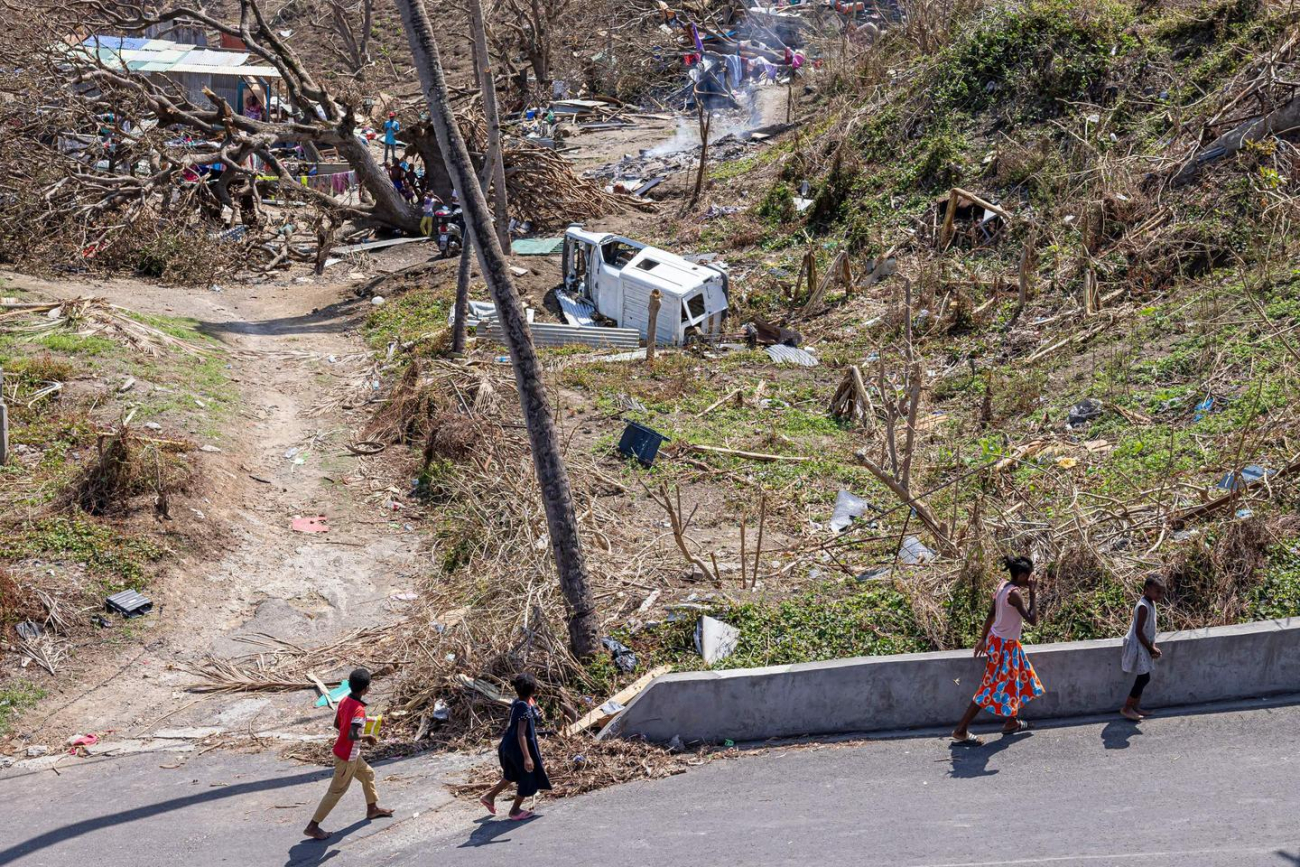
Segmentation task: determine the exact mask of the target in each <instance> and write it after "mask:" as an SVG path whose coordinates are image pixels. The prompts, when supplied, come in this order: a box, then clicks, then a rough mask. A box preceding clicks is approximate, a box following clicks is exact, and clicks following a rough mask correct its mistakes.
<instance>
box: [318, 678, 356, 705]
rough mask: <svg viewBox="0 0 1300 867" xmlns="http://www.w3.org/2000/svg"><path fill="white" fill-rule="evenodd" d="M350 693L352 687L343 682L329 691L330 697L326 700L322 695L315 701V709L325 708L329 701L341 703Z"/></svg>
mask: <svg viewBox="0 0 1300 867" xmlns="http://www.w3.org/2000/svg"><path fill="white" fill-rule="evenodd" d="M350 692H352V687H351V686H349V685H348V682H347V681H346V680H345V681H343V682H342V683H340V684H339V685H338V686H336V687H334V688H333V689H331V690H330V697H329V698H328V699H326V698H325V696H323V695H322V696H321V697H320V698H318V699H316V707H325V705H327V704H329V703H330V701H336V702H338V701H342V700H343V699H344V698H346V697H347V695H348V693H350Z"/></svg>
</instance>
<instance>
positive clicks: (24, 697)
mask: <svg viewBox="0 0 1300 867" xmlns="http://www.w3.org/2000/svg"><path fill="white" fill-rule="evenodd" d="M43 698H45V690H43V689H41V688H40V687H38V686H36V685H34V684H33V683H31V682H30V681H26V680H21V679H14V680H11V681H9V682H8V683H6V684H5V685H4V686H3V687H0V735H6V734H8V733H9V729H10V727H11V726H12V725H13V721H14V719H15V718H17V716H18V715H19V714H21V713H22V712H23V711H25V710H27V709H28V708H29V707H31V706H32V705H34V704H36V702H38V701H40V700H41V699H43Z"/></svg>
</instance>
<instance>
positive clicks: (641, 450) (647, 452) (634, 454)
mask: <svg viewBox="0 0 1300 867" xmlns="http://www.w3.org/2000/svg"><path fill="white" fill-rule="evenodd" d="M667 439H668V437H666V436H664V435H663V434H661V433H659V431H657V430H653V429H652V428H648V427H646V426H645V425H643V424H637V423H636V422H634V421H630V422H628V423H627V427H626V428H625V429H624V430H623V438H622V439H620V440H619V441H618V451H619V453H620V454H622V455H623V456H624V457H628V458H636V459H637V460H638V461H640V462H641V464H642V465H643V466H647V467H648V466H650V465H651V464H653V463H654V462H655V456H656V455H658V454H659V444H660V443H662V442H664V441H665V440H667Z"/></svg>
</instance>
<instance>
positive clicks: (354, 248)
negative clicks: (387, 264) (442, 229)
mask: <svg viewBox="0 0 1300 867" xmlns="http://www.w3.org/2000/svg"><path fill="white" fill-rule="evenodd" d="M428 240H429V239H428V238H389V239H388V240H386V241H367V242H366V243H364V244H347V245H345V246H343V247H335V248H334V249H333V250H331V251H330V252H331V253H339V254H346V253H364V252H367V251H369V250H382V249H384V248H385V247H396V246H398V245H400V244H423V243H424V242H425V241H428Z"/></svg>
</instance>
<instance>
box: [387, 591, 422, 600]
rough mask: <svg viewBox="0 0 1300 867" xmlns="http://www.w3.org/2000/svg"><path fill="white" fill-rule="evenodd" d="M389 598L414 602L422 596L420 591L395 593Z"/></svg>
mask: <svg viewBox="0 0 1300 867" xmlns="http://www.w3.org/2000/svg"><path fill="white" fill-rule="evenodd" d="M388 598H389V599H393V600H396V601H398V602H414V601H415V600H417V599H419V598H420V594H419V593H394V594H393V595H392V596H389V597H388Z"/></svg>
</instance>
